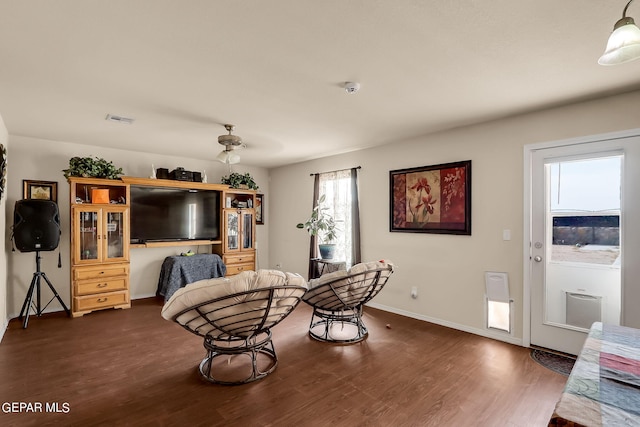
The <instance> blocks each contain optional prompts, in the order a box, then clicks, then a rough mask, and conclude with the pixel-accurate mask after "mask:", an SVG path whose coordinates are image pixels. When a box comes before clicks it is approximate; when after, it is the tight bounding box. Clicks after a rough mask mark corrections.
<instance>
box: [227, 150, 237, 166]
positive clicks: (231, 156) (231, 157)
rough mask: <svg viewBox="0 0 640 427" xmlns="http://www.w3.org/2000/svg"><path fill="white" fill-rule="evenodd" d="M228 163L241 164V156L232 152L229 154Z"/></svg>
mask: <svg viewBox="0 0 640 427" xmlns="http://www.w3.org/2000/svg"><path fill="white" fill-rule="evenodd" d="M227 163H229V164H230V165H235V164H236V163H240V156H239V155H238V154H236V153H234V152H232V151H230V152H229V154H228V160H227Z"/></svg>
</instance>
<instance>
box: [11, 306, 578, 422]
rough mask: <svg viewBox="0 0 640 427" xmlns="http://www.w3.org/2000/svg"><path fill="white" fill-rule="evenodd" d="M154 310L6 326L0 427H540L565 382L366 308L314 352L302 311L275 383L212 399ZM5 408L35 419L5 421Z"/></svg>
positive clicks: (193, 362)
mask: <svg viewBox="0 0 640 427" xmlns="http://www.w3.org/2000/svg"><path fill="white" fill-rule="evenodd" d="M161 307H162V301H158V300H156V299H147V300H139V301H134V302H133V307H132V308H131V309H129V310H108V311H102V312H96V313H92V314H89V315H86V316H84V317H82V318H77V319H70V318H67V317H65V316H64V315H62V314H58V313H56V314H52V315H45V316H43V317H41V318H38V317H33V316H32V317H31V318H30V321H29V326H28V328H27V329H26V330H23V329H22V327H21V324H20V323H19V322H18V321H17V320H15V319H14V320H13V321H11V323H10V325H9V329H8V330H7V331H6V333H5V336H4V339H3V341H2V343H1V344H0V381H1V383H0V404H2V405H3V407H2V411H1V412H0V425H2V426H10V425H16V426H22V425H39V426H41V425H65V426H93V425H110V426H114V425H132V426H236V425H238V426H239V425H242V426H294V425H295V426H358V425H367V426H544V425H546V423H547V421H548V419H549V417H550V416H551V413H552V411H553V408H554V405H555V402H556V400H557V399H558V398H559V396H560V393H561V391H562V388H563V386H564V383H565V381H566V378H565V377H563V376H561V375H560V374H556V373H554V372H552V371H550V370H547V369H545V368H543V367H541V366H539V365H538V364H536V363H535V362H534V361H532V360H531V358H530V356H529V351H528V350H527V349H524V348H521V347H517V346H513V345H510V344H506V343H502V342H498V341H494V340H491V339H487V338H483V337H479V336H475V335H472V334H468V333H464V332H460V331H456V330H453V329H448V328H444V327H440V326H436V325H433V324H430V323H426V322H422V321H418V320H414V319H409V318H405V317H402V316H398V315H394V314H390V313H386V312H383V311H379V310H375V309H370V308H367V309H366V310H365V322H366V324H367V326H368V328H369V333H370V335H369V338H368V339H367V340H366V341H364V342H362V343H359V344H355V345H350V346H340V345H332V344H326V343H320V342H316V341H313V340H312V339H311V338H309V336H308V335H307V328H308V322H309V319H310V316H311V311H310V309H309V307H307V306H306V305H305V304H304V303H301V304H300V305H299V306H298V307H297V308H296V310H295V311H294V312H293V314H292V315H291V316H289V317H288V318H287V319H285V320H284V321H283V322H282V323H281V324H279V325H277V326H276V327H275V328H274V329H273V335H274V342H275V346H276V350H277V352H278V356H279V365H278V368H277V369H276V370H275V372H274V373H272V374H271V375H269V376H268V377H266V378H264V379H262V380H260V381H257V382H254V383H251V384H247V385H242V386H220V385H214V384H210V383H207V382H205V381H203V380H201V379H200V378H199V374H198V373H197V370H196V367H197V365H198V363H199V362H200V360H201V359H202V357H203V356H204V349H203V347H202V341H201V339H200V338H199V337H197V336H195V335H192V334H190V333H189V332H187V331H185V330H184V329H182V328H181V327H180V326H178V325H176V324H173V323H171V322H168V321H166V320H164V319H162V318H161V317H160V309H161ZM387 324H389V325H390V328H387V327H386V325H387ZM8 402H23V403H31V404H33V405H34V406H33V409H36V410H37V406H35V404H37V403H41V404H42V411H43V412H42V413H6V411H7V410H8V409H11V408H10V407H9V406H7V403H8ZM47 403H48V404H49V405H51V404H52V403H57V404H58V410H59V411H60V412H57V413H56V412H46V409H47V408H46V404H47ZM49 409H50V410H51V406H50V408H49ZM65 412H66V413H65Z"/></svg>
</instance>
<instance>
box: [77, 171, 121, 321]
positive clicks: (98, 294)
mask: <svg viewBox="0 0 640 427" xmlns="http://www.w3.org/2000/svg"><path fill="white" fill-rule="evenodd" d="M69 185H70V187H71V305H72V309H71V314H72V316H73V317H78V316H82V315H84V314H87V313H90V312H92V311H94V310H102V309H107V308H129V307H131V301H130V297H129V186H128V185H126V184H124V183H122V182H121V181H117V180H106V179H92V178H73V177H72V178H69Z"/></svg>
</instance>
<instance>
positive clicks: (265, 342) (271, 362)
mask: <svg viewBox="0 0 640 427" xmlns="http://www.w3.org/2000/svg"><path fill="white" fill-rule="evenodd" d="M204 348H205V349H207V356H206V357H205V358H204V359H203V360H202V362H200V366H199V368H198V369H199V371H200V375H202V377H203V378H204V379H205V380H207V381H209V382H212V383H215V384H224V385H240V384H247V383H250V382H253V381H257V380H259V379H261V378H264V377H266V376H267V375H269V374H270V373H271V372H273V371H274V370H275V369H276V367H277V366H278V356H277V355H276V350H275V348H274V346H273V341H272V340H271V331H270V330H267V331H264V332H263V333H261V334H259V335H257V336H253V337H250V338H247V339H242V338H237V337H231V338H220V337H218V338H213V337H205V340H204ZM225 356H226V358H225ZM243 358H244V360H243ZM247 358H248V359H247ZM265 365H266V366H265ZM245 369H246V370H248V371H250V372H249V373H248V375H244V374H242V373H238V371H242V370H245ZM245 374H246V372H245Z"/></svg>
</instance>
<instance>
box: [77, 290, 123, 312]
mask: <svg viewBox="0 0 640 427" xmlns="http://www.w3.org/2000/svg"><path fill="white" fill-rule="evenodd" d="M124 304H129V292H127V291H119V292H110V293H105V294H100V295H91V296H84V297H74V298H73V305H74V311H86V310H96V309H100V308H109V307H115V306H118V305H124Z"/></svg>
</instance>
